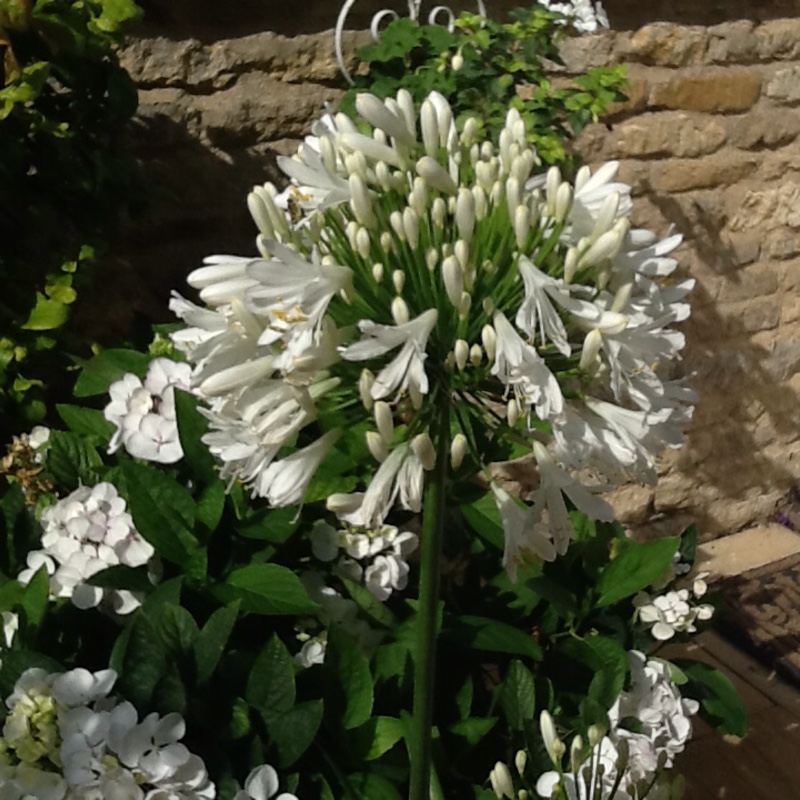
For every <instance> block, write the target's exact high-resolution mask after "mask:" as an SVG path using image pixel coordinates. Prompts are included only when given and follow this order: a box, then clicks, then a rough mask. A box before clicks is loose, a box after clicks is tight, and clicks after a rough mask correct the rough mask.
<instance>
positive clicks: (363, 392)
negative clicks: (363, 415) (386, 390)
mask: <svg viewBox="0 0 800 800" xmlns="http://www.w3.org/2000/svg"><path fill="white" fill-rule="evenodd" d="M374 383H375V376H374V375H373V374H372V372H370V371H369V370H368V369H364V370H361V377H359V379H358V394H359V396H360V397H361V402H362V403H363V404H364V408H366V409H367V411H370V410H371V409H372V406H373V405H374V404H375V401H374V400H373V399H372V394H371V392H372V386H373V384H374Z"/></svg>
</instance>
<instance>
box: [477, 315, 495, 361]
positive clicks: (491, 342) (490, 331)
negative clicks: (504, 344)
mask: <svg viewBox="0 0 800 800" xmlns="http://www.w3.org/2000/svg"><path fill="white" fill-rule="evenodd" d="M487 313H488V312H487ZM481 341H482V342H483V349H484V350H485V351H486V359H487V360H488V362H489V363H490V364H491V363H492V361H494V357H495V354H496V353H497V333H496V332H495V329H494V328H493V327H492V326H491V325H484V326H483V330H481Z"/></svg>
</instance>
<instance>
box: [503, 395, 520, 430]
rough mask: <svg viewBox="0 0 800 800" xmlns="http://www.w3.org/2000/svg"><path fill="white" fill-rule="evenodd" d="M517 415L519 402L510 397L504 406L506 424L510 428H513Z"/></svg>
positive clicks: (518, 413)
mask: <svg viewBox="0 0 800 800" xmlns="http://www.w3.org/2000/svg"><path fill="white" fill-rule="evenodd" d="M519 417H520V409H519V403H518V402H517V401H516V400H515V399H514V398H513V397H512V398H511V400H509V401H508V405H507V406H506V419H507V420H508V425H509V427H510V428H513V427H514V426H515V425H516V424H517V422H518V421H519Z"/></svg>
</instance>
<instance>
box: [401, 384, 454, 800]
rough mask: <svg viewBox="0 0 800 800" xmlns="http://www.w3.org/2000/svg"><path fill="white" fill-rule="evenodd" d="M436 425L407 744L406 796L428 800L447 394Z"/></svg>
mask: <svg viewBox="0 0 800 800" xmlns="http://www.w3.org/2000/svg"><path fill="white" fill-rule="evenodd" d="M440 396H441V397H442V400H443V403H442V406H441V408H440V411H439V418H438V420H437V423H436V430H435V431H434V432H433V433H434V442H435V443H436V467H435V468H434V471H433V473H432V475H431V480H430V483H429V484H428V488H427V489H426V491H425V499H424V505H423V514H422V537H421V543H420V575H419V607H418V609H417V654H416V656H417V657H416V660H415V662H414V713H413V718H412V723H411V727H412V738H411V742H410V747H409V756H410V761H411V782H410V788H409V794H408V796H409V800H430V787H431V742H432V735H431V734H432V728H433V702H434V697H433V692H434V678H435V674H436V637H437V633H438V621H439V575H440V573H441V555H442V532H443V529H444V508H445V482H446V480H447V465H448V463H449V459H450V414H449V399H450V398H449V392H448V391H447V389H446V388H444V391H442V393H441V395H440Z"/></svg>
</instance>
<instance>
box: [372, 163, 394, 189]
mask: <svg viewBox="0 0 800 800" xmlns="http://www.w3.org/2000/svg"><path fill="white" fill-rule="evenodd" d="M375 177H376V178H377V179H378V185H379V186H380V187H381V189H383V191H384V192H390V191H391V190H392V173H391V171H390V170H389V165H388V164H387V163H386V162H385V161H378V163H377V164H375Z"/></svg>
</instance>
